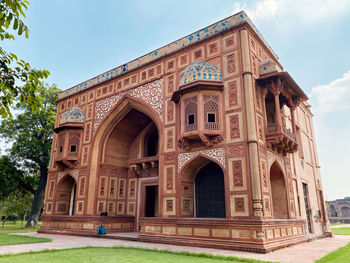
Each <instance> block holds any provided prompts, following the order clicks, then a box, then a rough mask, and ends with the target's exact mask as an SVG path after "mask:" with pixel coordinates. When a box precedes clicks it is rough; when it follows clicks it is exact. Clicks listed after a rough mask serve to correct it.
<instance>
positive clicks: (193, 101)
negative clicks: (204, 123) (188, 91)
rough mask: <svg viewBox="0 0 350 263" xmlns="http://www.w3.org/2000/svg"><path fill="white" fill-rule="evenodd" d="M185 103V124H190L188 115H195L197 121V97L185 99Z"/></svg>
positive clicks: (195, 121)
mask: <svg viewBox="0 0 350 263" xmlns="http://www.w3.org/2000/svg"><path fill="white" fill-rule="evenodd" d="M184 103H185V125H188V124H189V123H188V116H189V115H191V114H193V115H194V123H197V97H191V98H188V99H185V100H184Z"/></svg>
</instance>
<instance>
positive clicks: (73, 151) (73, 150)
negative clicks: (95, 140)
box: [70, 145, 77, 153]
mask: <svg viewBox="0 0 350 263" xmlns="http://www.w3.org/2000/svg"><path fill="white" fill-rule="evenodd" d="M70 151H71V152H72V153H75V152H76V151H77V146H76V145H71V146H70Z"/></svg>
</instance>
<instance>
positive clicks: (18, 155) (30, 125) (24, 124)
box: [0, 85, 60, 174]
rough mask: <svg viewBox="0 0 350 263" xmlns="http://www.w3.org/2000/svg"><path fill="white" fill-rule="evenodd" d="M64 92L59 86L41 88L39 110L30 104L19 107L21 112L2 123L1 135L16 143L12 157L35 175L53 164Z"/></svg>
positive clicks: (13, 145) (37, 106) (38, 94)
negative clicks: (58, 107)
mask: <svg viewBox="0 0 350 263" xmlns="http://www.w3.org/2000/svg"><path fill="white" fill-rule="evenodd" d="M59 92H60V90H59V89H58V88H57V87H56V86H55V85H53V86H51V87H47V86H44V85H40V86H39V87H37V92H36V93H37V94H36V96H37V97H38V98H39V100H38V101H36V102H35V104H36V107H35V108H36V109H33V108H32V107H31V106H30V105H28V104H24V105H22V104H18V105H17V106H16V108H15V109H17V110H19V111H20V112H21V113H19V114H17V116H16V117H15V118H11V119H10V118H7V119H5V120H3V121H2V122H1V125H0V135H1V136H2V137H3V138H4V139H5V140H6V141H7V142H12V143H13V144H12V148H11V151H10V155H11V158H12V159H13V160H15V161H16V163H17V164H21V166H22V167H24V168H25V170H27V171H29V172H30V173H31V174H33V173H35V171H38V168H40V167H48V165H49V161H50V151H51V143H52V137H53V128H54V125H55V119H56V104H55V102H56V100H57V98H58V94H59Z"/></svg>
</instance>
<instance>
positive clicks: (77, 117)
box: [60, 107, 85, 125]
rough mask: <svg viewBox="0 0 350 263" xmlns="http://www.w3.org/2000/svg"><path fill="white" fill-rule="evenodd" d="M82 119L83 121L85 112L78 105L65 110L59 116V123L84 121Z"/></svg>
mask: <svg viewBox="0 0 350 263" xmlns="http://www.w3.org/2000/svg"><path fill="white" fill-rule="evenodd" d="M84 121H85V114H84V112H83V111H82V110H81V109H80V108H78V107H73V108H71V109H69V110H66V111H65V112H63V113H62V114H61V117H60V125H61V124H64V123H66V122H84Z"/></svg>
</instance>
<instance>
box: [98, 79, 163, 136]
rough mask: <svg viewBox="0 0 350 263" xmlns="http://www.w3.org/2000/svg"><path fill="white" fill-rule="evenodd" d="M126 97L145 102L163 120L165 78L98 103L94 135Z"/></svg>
mask: <svg viewBox="0 0 350 263" xmlns="http://www.w3.org/2000/svg"><path fill="white" fill-rule="evenodd" d="M125 95H129V96H130V97H134V98H138V99H141V100H143V101H144V102H145V103H146V104H148V105H150V106H151V107H152V108H153V109H154V110H155V111H156V112H157V113H158V115H159V118H160V119H161V120H162V116H163V78H161V79H158V80H155V81H153V82H151V83H148V84H145V85H142V86H139V87H137V88H134V89H130V90H127V91H124V92H121V93H118V94H116V95H113V96H111V97H108V98H105V99H102V100H99V101H97V102H96V108H95V122H94V134H95V132H96V130H97V128H98V126H100V124H101V122H102V120H103V118H104V117H106V116H107V115H108V113H109V112H110V111H111V110H112V108H113V107H114V106H115V105H116V104H118V102H119V101H120V100H121V99H122V98H123V97H124V96H125Z"/></svg>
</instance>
